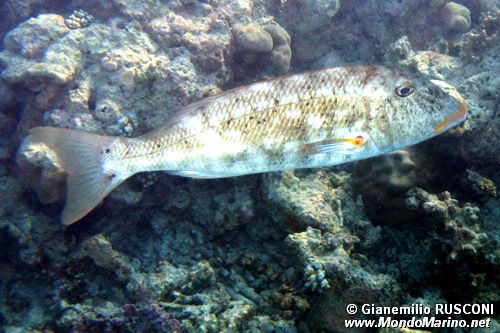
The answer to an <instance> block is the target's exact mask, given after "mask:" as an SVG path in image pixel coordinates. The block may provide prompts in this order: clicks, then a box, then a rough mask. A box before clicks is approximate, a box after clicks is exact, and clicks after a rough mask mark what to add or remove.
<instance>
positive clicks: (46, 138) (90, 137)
mask: <svg viewBox="0 0 500 333" xmlns="http://www.w3.org/2000/svg"><path fill="white" fill-rule="evenodd" d="M30 133H31V135H32V136H33V139H34V141H38V142H41V143H44V144H45V145H47V146H48V147H49V148H50V149H52V150H53V151H54V152H55V153H56V155H57V157H58V160H59V162H60V163H61V164H62V167H63V168H64V170H65V171H66V173H67V174H68V179H67V185H66V186H67V191H66V205H65V206H64V210H63V212H62V217H61V220H62V222H63V223H64V224H72V223H74V222H76V221H78V220H79V219H81V218H82V217H84V216H85V215H87V214H88V213H89V212H90V211H91V210H92V209H94V207H95V206H97V205H98V204H99V202H101V201H102V199H104V197H105V196H106V195H108V193H109V192H111V191H112V190H113V189H114V188H115V187H117V186H118V185H119V184H120V183H121V182H123V181H124V180H125V179H126V177H124V176H123V175H120V174H118V173H112V174H109V172H106V171H105V170H104V168H103V163H102V162H103V159H102V156H103V151H104V150H105V149H106V147H107V146H109V144H110V143H111V141H112V140H113V139H114V138H113V137H108V136H101V135H96V134H91V133H86V132H79V131H74V130H69V129H63V128H54V127H36V128H33V129H32V130H31V131H30Z"/></svg>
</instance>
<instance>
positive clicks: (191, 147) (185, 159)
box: [31, 66, 467, 224]
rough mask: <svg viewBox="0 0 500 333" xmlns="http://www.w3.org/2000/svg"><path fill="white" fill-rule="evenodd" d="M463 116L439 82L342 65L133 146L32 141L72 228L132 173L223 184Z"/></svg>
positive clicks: (182, 121)
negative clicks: (53, 168) (45, 151)
mask: <svg viewBox="0 0 500 333" xmlns="http://www.w3.org/2000/svg"><path fill="white" fill-rule="evenodd" d="M466 113H467V107H466V104H465V102H464V99H463V98H462V97H461V96H460V94H459V93H458V92H457V91H456V90H455V88H453V87H452V86H450V85H448V84H447V83H445V82H443V81H438V80H424V79H422V78H418V77H411V76H409V75H407V74H404V73H403V72H402V71H400V70H398V69H393V68H388V67H384V66H347V67H335V68H330V69H325V70H319V71H312V72H306V73H302V74H296V75H289V76H284V77H280V78H276V79H273V80H269V81H263V82H258V83H255V84H251V85H248V86H244V87H240V88H236V89H233V90H229V91H226V92H224V93H222V94H219V95H216V96H212V97H209V98H206V99H203V100H201V101H199V102H196V103H193V104H191V105H188V106H187V107H185V109H184V110H182V111H181V112H179V113H178V114H176V115H174V116H173V117H172V119H170V121H168V122H167V123H166V125H165V126H163V127H161V128H159V129H157V130H155V131H152V132H150V133H147V134H145V135H142V136H139V137H136V138H124V137H108V136H100V135H95V134H90V133H85V132H79V131H74V130H69V129H60V128H52V127H37V128H34V129H32V130H31V134H32V136H33V138H34V140H35V141H40V142H42V143H44V144H45V145H46V146H48V147H49V148H50V149H52V150H53V151H54V152H55V153H56V155H57V156H58V159H59V162H60V164H61V166H62V167H63V168H64V170H65V172H66V173H67V174H68V179H67V199H66V206H65V208H64V211H63V213H62V221H63V223H64V224H71V223H74V222H76V221H78V220H79V219H81V218H82V217H83V216H85V215H86V214H88V213H89V212H90V211H91V210H92V209H93V208H94V207H95V206H96V205H97V204H98V203H99V202H100V201H101V200H102V199H103V198H104V197H105V196H106V195H107V194H108V193H109V192H110V191H112V190H113V189H114V188H115V187H116V186H118V185H119V184H120V183H121V182H123V181H124V180H125V179H127V178H128V177H130V176H132V175H133V174H135V173H138V172H142V171H155V170H165V171H167V172H169V173H171V174H174V175H180V176H185V177H192V178H221V177H233V176H239V175H246V174H252V173H260V172H271V171H280V170H287V169H297V168H316V167H324V166H331V165H335V164H340V163H345V162H351V161H355V160H359V159H363V158H368V157H372V156H377V155H381V154H386V153H389V152H392V151H394V150H397V149H400V148H403V147H406V146H409V145H413V144H416V143H419V142H421V141H424V140H427V139H429V138H431V137H433V136H435V135H438V134H440V133H443V132H444V131H446V130H448V129H449V128H451V127H454V126H456V125H458V124H459V123H461V122H462V121H464V119H465V117H466Z"/></svg>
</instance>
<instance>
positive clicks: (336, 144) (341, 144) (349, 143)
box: [299, 136, 365, 154]
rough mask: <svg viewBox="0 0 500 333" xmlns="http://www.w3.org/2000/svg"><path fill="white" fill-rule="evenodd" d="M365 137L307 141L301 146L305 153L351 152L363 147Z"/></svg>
mask: <svg viewBox="0 0 500 333" xmlns="http://www.w3.org/2000/svg"><path fill="white" fill-rule="evenodd" d="M364 143H365V138H364V137H362V136H357V137H355V138H336V139H328V140H322V141H316V142H311V143H307V144H305V145H303V146H301V147H300V148H299V150H300V152H302V153H303V154H332V153H346V154H350V153H353V152H355V151H356V150H357V149H360V148H361V147H363V145H364Z"/></svg>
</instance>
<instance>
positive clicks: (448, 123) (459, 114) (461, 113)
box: [434, 101, 467, 134]
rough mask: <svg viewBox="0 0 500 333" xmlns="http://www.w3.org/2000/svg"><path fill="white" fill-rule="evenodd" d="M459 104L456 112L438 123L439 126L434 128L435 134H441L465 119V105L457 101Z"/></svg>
mask: <svg viewBox="0 0 500 333" xmlns="http://www.w3.org/2000/svg"><path fill="white" fill-rule="evenodd" d="M459 104H460V107H459V109H458V111H456V112H454V113H452V114H451V115H449V116H448V118H446V119H445V120H443V121H442V122H441V123H439V125H437V126H436V127H435V128H434V132H435V133H436V134H441V133H443V132H445V131H447V130H449V129H450V128H452V127H455V126H457V125H458V124H460V123H461V122H463V121H464V120H465V117H466V116H467V105H466V104H465V102H463V101H462V102H460V101H459Z"/></svg>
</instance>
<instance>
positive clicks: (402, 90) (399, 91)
mask: <svg viewBox="0 0 500 333" xmlns="http://www.w3.org/2000/svg"><path fill="white" fill-rule="evenodd" d="M414 90H415V88H414V87H413V85H412V84H411V83H410V84H404V85H401V86H399V87H397V88H396V95H398V96H399V97H408V96H410V95H411V94H412V93H413V91H414Z"/></svg>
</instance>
